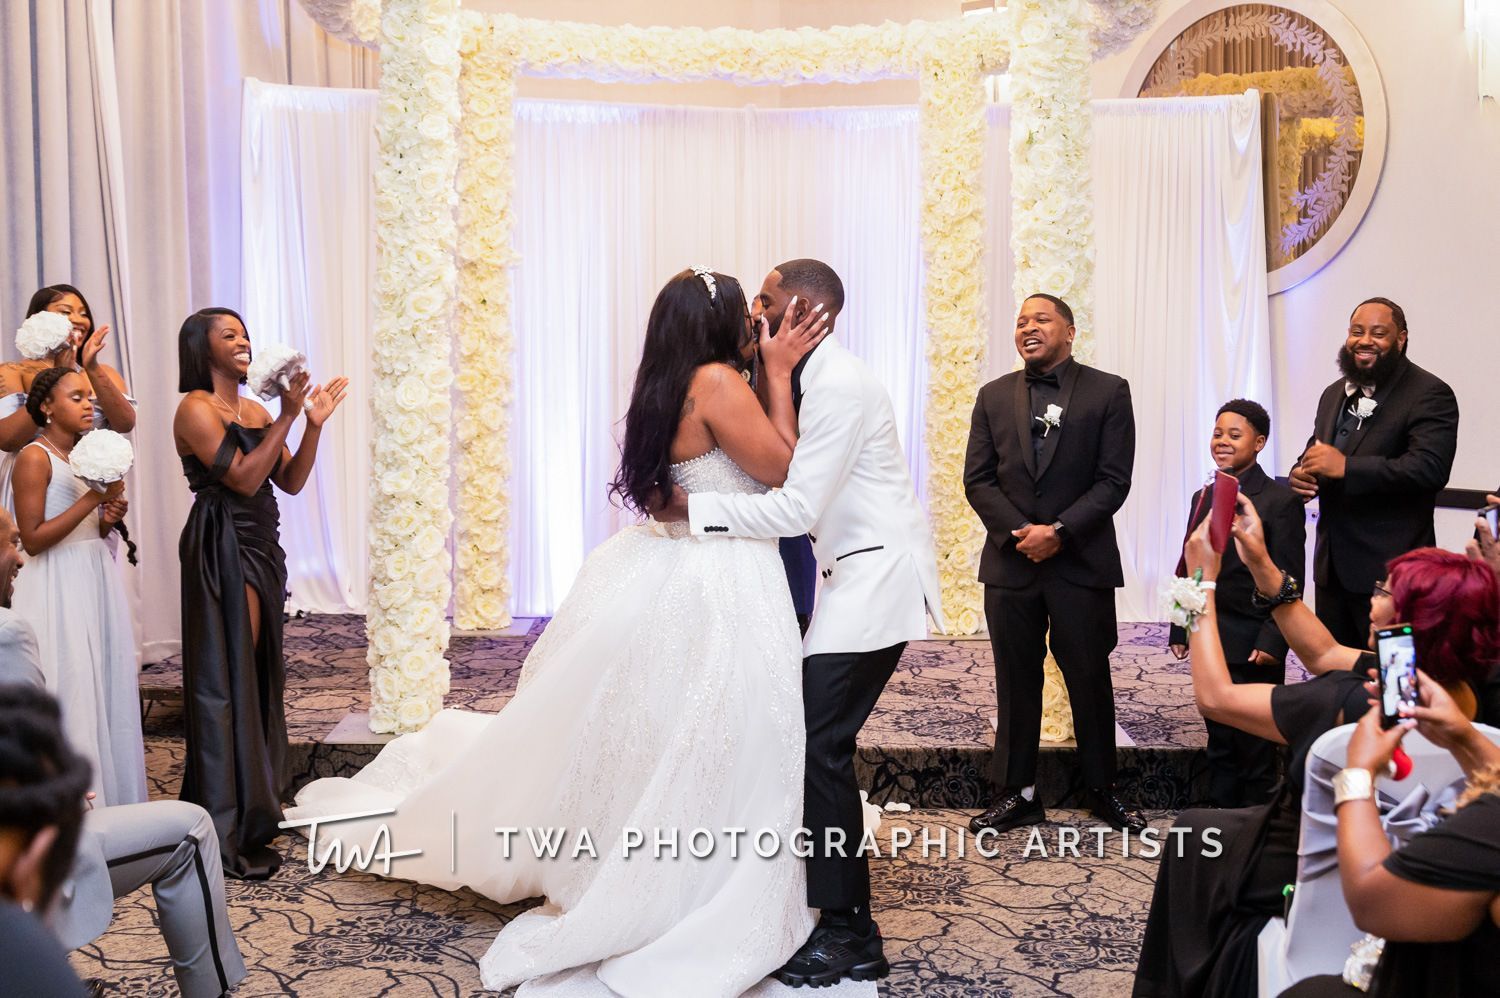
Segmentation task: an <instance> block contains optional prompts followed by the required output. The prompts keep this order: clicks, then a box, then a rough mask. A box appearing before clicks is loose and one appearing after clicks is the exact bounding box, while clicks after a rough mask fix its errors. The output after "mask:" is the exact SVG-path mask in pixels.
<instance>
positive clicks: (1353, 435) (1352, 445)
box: [1349, 363, 1411, 454]
mask: <svg viewBox="0 0 1500 998" xmlns="http://www.w3.org/2000/svg"><path fill="white" fill-rule="evenodd" d="M1410 370H1411V364H1409V363H1403V364H1402V365H1401V366H1400V367H1399V368H1397V369H1396V373H1395V374H1394V375H1393V376H1392V377H1391V380H1389V381H1387V382H1386V383H1385V384H1383V385H1381V386H1380V387H1378V388H1376V389H1375V395H1374V399H1375V412H1374V414H1373V415H1371V416H1370V417H1369V418H1367V419H1363V420H1356V421H1355V424H1354V429H1353V430H1352V431H1350V434H1349V438H1350V439H1349V453H1350V454H1353V453H1354V452H1355V451H1357V450H1359V445H1360V444H1362V443H1364V442H1365V427H1366V425H1367V424H1369V423H1372V422H1374V421H1375V420H1377V419H1379V418H1380V415H1381V413H1380V410H1381V409H1384V408H1385V406H1386V403H1387V402H1388V401H1389V400H1390V397H1391V396H1392V395H1394V394H1396V388H1397V387H1398V386H1399V385H1400V384H1401V382H1402V381H1403V380H1404V379H1405V378H1406V375H1407V373H1408V372H1410ZM1359 397H1360V396H1359V395H1358V394H1355V395H1354V396H1353V397H1351V398H1350V399H1349V404H1350V405H1353V404H1354V403H1355V402H1356V401H1357V400H1358V399H1359Z"/></svg>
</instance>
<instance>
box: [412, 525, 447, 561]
mask: <svg viewBox="0 0 1500 998" xmlns="http://www.w3.org/2000/svg"><path fill="white" fill-rule="evenodd" d="M446 543H447V538H446V537H444V536H443V532H442V531H441V530H439V529H438V528H436V527H434V526H431V525H428V526H425V527H423V528H422V529H421V530H419V531H417V536H416V537H415V538H414V539H413V541H412V550H413V551H414V552H415V553H416V556H417V557H418V558H421V559H424V560H426V559H430V558H440V557H442V556H443V553H444V547H445V545H446Z"/></svg>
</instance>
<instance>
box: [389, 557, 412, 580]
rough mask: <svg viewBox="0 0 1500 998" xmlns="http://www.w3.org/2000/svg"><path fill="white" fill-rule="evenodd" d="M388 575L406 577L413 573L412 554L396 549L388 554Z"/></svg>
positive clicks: (394, 577)
mask: <svg viewBox="0 0 1500 998" xmlns="http://www.w3.org/2000/svg"><path fill="white" fill-rule="evenodd" d="M385 572H386V575H387V576H389V577H390V578H392V579H404V578H406V577H408V576H409V575H411V573H412V559H411V555H410V554H408V553H407V552H405V551H395V552H393V553H391V554H389V555H387V556H386V559H385Z"/></svg>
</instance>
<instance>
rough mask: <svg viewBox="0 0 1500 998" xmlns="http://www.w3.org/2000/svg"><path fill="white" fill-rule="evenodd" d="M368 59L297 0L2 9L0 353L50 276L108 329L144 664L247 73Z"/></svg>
mask: <svg viewBox="0 0 1500 998" xmlns="http://www.w3.org/2000/svg"><path fill="white" fill-rule="evenodd" d="M376 67H377V63H376V58H375V56H374V54H373V53H371V52H368V51H366V50H364V49H360V48H356V47H353V46H350V45H348V44H346V43H344V42H342V41H339V40H338V39H336V38H333V37H331V36H329V35H327V34H326V33H324V32H323V30H322V29H321V28H319V27H318V26H317V25H316V24H314V23H313V21H312V20H311V19H310V18H309V17H308V16H307V14H306V13H305V12H304V11H303V10H302V8H301V7H300V6H299V5H298V4H297V3H295V2H294V0H5V2H4V3H0V239H3V247H0V359H3V360H13V359H15V356H16V353H15V337H14V330H15V329H16V327H17V326H18V325H19V324H20V321H21V318H22V316H23V314H24V310H25V307H26V302H27V299H29V298H30V296H31V293H32V292H33V291H35V290H36V289H37V288H38V287H41V286H43V285H46V284H55V283H60V282H65V283H69V284H74V285H77V286H78V288H79V289H80V290H81V291H83V293H84V294H85V295H86V296H87V297H88V299H89V304H90V305H91V306H92V308H93V310H94V322H95V324H96V325H99V324H102V323H108V324H109V325H110V326H111V327H112V329H113V330H114V332H113V333H112V334H111V347H110V351H109V354H108V357H107V359H108V361H109V362H110V363H112V364H114V365H115V366H116V367H118V368H119V369H120V371H121V373H122V374H123V375H124V377H125V380H126V384H127V385H128V386H129V387H130V391H131V394H132V395H134V396H135V398H136V399H137V400H138V402H139V409H140V417H139V421H138V422H137V425H136V429H135V433H134V434H133V436H132V440H133V442H134V444H135V448H136V455H137V461H136V470H135V472H134V474H133V475H132V476H131V477H132V480H131V483H130V486H131V488H130V499H131V510H130V516H129V518H128V522H129V524H130V527H131V534H132V536H133V537H134V538H135V539H136V540H137V543H138V544H139V545H140V548H141V551H140V568H139V570H137V571H133V572H131V573H129V575H130V586H131V590H132V597H133V601H134V603H135V609H136V620H137V624H138V627H139V634H140V643H141V649H142V653H143V657H144V659H145V660H146V661H155V660H157V659H160V658H162V657H164V656H165V655H168V654H171V653H173V652H175V651H176V650H177V647H178V645H179V636H180V634H181V621H180V610H179V607H180V602H179V597H178V563H177V535H178V532H179V531H180V529H181V527H182V523H183V521H184V520H185V519H186V517H187V510H188V507H189V505H190V504H191V496H190V494H189V493H188V491H187V487H186V484H185V483H184V481H183V478H182V471H181V466H180V464H179V461H178V458H177V454H176V450H175V448H174V446H173V443H172V415H173V412H174V410H175V408H176V405H177V400H178V395H177V347H176V334H177V328H178V326H179V325H181V323H182V320H183V318H184V317H186V316H187V315H188V314H189V313H191V312H192V311H194V310H196V309H198V308H202V307H204V306H207V305H228V306H230V307H234V308H237V307H239V305H240V302H241V297H242V292H241V278H240V274H241V267H240V151H239V143H240V100H241V87H242V81H243V79H244V78H245V77H247V76H253V77H256V78H258V79H261V80H266V81H274V82H281V83H297V84H303V85H309V86H339V87H371V86H375V85H376V82H377V81H376V72H377V68H376ZM255 334H256V331H255V330H251V335H252V336H255ZM266 335H271V336H274V331H266Z"/></svg>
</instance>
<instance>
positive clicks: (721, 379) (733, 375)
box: [688, 363, 750, 402]
mask: <svg viewBox="0 0 1500 998" xmlns="http://www.w3.org/2000/svg"><path fill="white" fill-rule="evenodd" d="M749 390H750V385H749V383H748V382H746V381H745V376H744V375H743V374H741V373H740V372H739V371H737V370H735V369H734V368H732V367H730V366H729V365H728V364H719V363H715V364H704V365H702V366H701V367H699V368H698V370H696V371H694V372H693V380H692V383H691V384H689V385H688V397H689V398H696V399H698V400H699V401H700V402H701V401H707V400H709V399H712V398H714V397H717V396H720V395H723V394H726V393H733V394H738V393H740V392H744V391H749Z"/></svg>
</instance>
